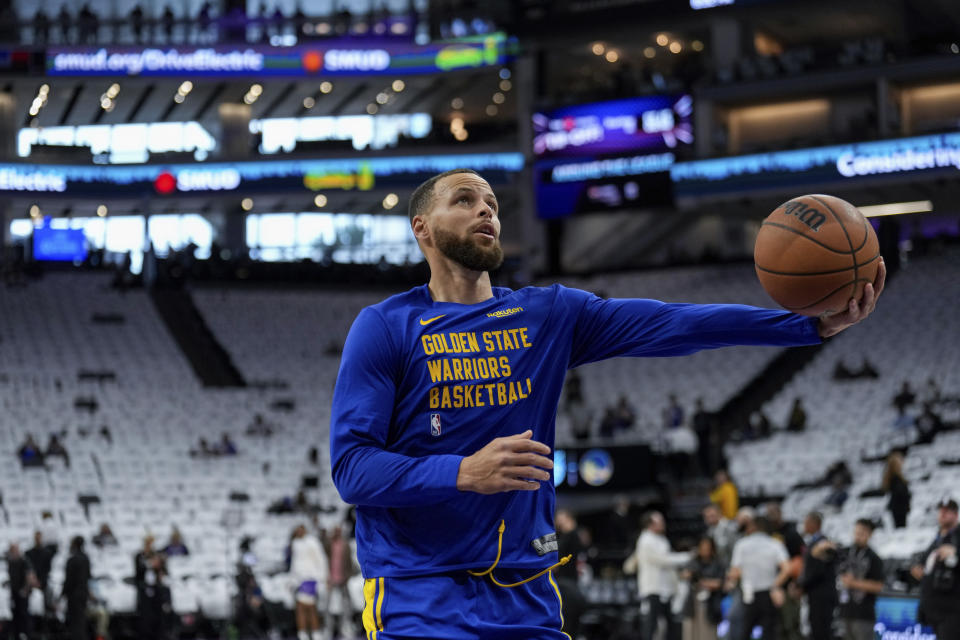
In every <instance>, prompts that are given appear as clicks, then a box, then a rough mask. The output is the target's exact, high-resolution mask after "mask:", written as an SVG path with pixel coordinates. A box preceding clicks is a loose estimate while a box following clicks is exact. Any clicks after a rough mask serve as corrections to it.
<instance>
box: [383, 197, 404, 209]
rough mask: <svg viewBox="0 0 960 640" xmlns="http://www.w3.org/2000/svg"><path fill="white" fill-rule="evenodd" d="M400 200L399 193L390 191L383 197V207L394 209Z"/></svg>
mask: <svg viewBox="0 0 960 640" xmlns="http://www.w3.org/2000/svg"><path fill="white" fill-rule="evenodd" d="M398 202H400V198H398V197H397V194H395V193H388V194H387V197H385V198H384V199H383V208H384V209H393V208H394V207H395V206H397V203H398Z"/></svg>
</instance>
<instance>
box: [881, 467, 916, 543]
mask: <svg viewBox="0 0 960 640" xmlns="http://www.w3.org/2000/svg"><path fill="white" fill-rule="evenodd" d="M883 490H884V491H885V492H886V493H888V494H889V495H890V501H889V502H888V503H887V508H888V509H889V510H890V514H891V515H892V516H893V524H894V526H895V527H896V528H897V529H902V528H904V527H905V526H907V515H909V513H910V486H909V485H908V484H907V479H906V478H905V477H904V475H903V454H902V453H900V452H899V451H894V452H893V453H891V454H890V456H889V457H888V458H887V466H886V467H885V468H884V470H883Z"/></svg>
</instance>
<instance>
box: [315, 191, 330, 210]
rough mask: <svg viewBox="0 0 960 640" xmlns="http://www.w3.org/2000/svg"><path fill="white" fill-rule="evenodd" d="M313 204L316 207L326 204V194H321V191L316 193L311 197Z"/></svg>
mask: <svg viewBox="0 0 960 640" xmlns="http://www.w3.org/2000/svg"><path fill="white" fill-rule="evenodd" d="M313 204H315V205H317V206H318V207H325V206H327V196H325V195H323V194H322V193H318V194H317V196H316V197H315V198H314V199H313Z"/></svg>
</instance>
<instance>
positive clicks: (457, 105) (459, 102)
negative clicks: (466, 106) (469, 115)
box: [450, 98, 463, 109]
mask: <svg viewBox="0 0 960 640" xmlns="http://www.w3.org/2000/svg"><path fill="white" fill-rule="evenodd" d="M450 106H451V107H453V108H454V109H463V98H454V99H453V100H451V101H450Z"/></svg>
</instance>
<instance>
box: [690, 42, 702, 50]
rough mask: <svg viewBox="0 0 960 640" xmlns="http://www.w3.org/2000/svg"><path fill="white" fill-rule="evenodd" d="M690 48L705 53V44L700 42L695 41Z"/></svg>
mask: <svg viewBox="0 0 960 640" xmlns="http://www.w3.org/2000/svg"><path fill="white" fill-rule="evenodd" d="M690 48H691V49H693V50H694V51H703V43H702V42H700V41H699V40H694V41H693V42H691V43H690Z"/></svg>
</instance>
